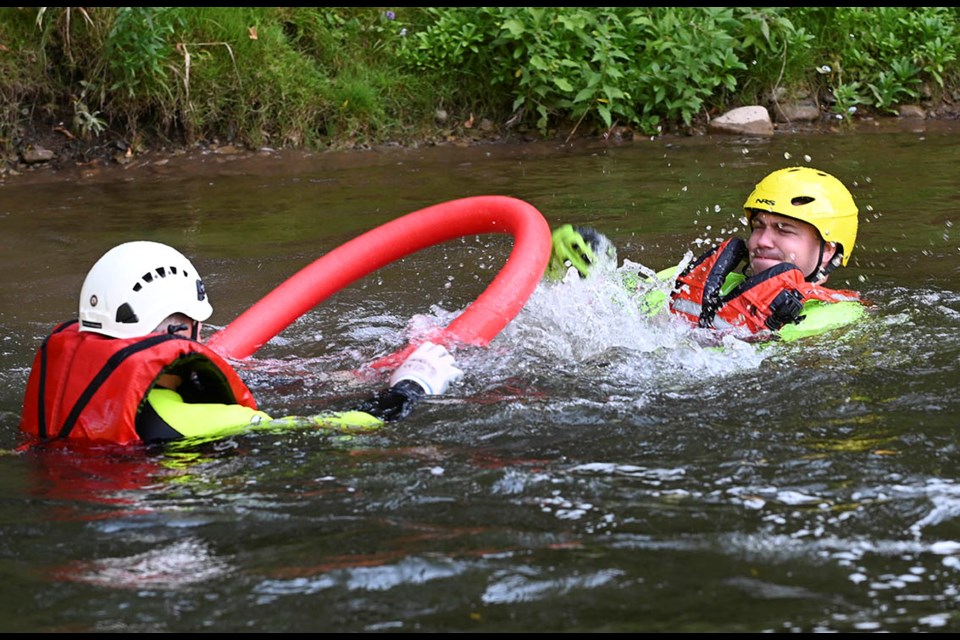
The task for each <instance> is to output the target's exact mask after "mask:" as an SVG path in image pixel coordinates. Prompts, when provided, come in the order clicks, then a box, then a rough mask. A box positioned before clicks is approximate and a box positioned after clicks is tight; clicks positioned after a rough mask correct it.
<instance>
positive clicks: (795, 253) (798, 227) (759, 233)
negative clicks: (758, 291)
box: [747, 211, 833, 276]
mask: <svg viewBox="0 0 960 640" xmlns="http://www.w3.org/2000/svg"><path fill="white" fill-rule="evenodd" d="M750 227H751V232H750V237H749V238H748V239H747V249H748V250H749V252H750V273H751V274H757V273H760V272H761V271H765V270H767V269H769V268H770V267H773V266H775V265H778V264H780V263H781V262H789V263H791V264H794V265H796V266H797V267H799V268H800V270H801V271H802V272H803V275H804V276H807V275H809V274H811V273H813V272H814V270H815V269H816V268H817V267H819V266H820V265H819V263H818V261H817V259H818V258H819V257H820V234H819V232H818V231H817V230H816V228H815V227H814V226H813V225H811V224H809V223H806V222H803V221H802V220H796V219H795V218H788V217H786V216H781V215H777V214H775V213H768V212H766V211H758V212H756V213H754V214H753V218H751V220H750ZM829 248H830V247H829V246H828V249H829ZM824 253H825V254H826V257H830V256H832V254H833V252H832V251H825V252H824Z"/></svg>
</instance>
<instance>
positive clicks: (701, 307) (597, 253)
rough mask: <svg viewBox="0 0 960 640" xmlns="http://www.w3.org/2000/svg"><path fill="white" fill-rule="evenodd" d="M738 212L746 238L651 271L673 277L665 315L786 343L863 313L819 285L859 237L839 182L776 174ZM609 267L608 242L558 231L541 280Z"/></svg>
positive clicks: (855, 301) (807, 172)
mask: <svg viewBox="0 0 960 640" xmlns="http://www.w3.org/2000/svg"><path fill="white" fill-rule="evenodd" d="M743 207H744V211H745V213H746V216H747V221H748V222H749V224H750V229H751V231H750V236H749V238H748V239H747V240H746V241H743V240H742V239H740V238H729V239H727V240H726V241H724V242H723V243H721V244H720V245H718V246H716V247H713V248H712V249H710V250H709V251H708V252H706V253H705V254H703V255H701V256H700V257H699V258H697V259H696V260H694V261H693V262H691V263H689V264H688V265H687V266H685V267H684V268H683V269H682V270H680V269H679V268H678V267H673V268H670V269H666V270H664V271H661V272H659V273H658V274H657V277H658V278H659V279H661V280H668V279H672V278H675V285H674V288H673V290H672V291H671V292H670V295H669V298H670V299H669V304H668V305H667V306H668V308H669V309H670V311H671V312H673V313H674V314H675V315H677V316H680V317H683V318H685V319H686V320H688V321H689V322H690V323H692V324H693V325H695V326H698V327H704V328H714V329H720V330H736V331H740V332H743V331H747V332H749V333H750V334H753V335H774V334H775V335H778V336H779V337H780V338H782V339H785V340H789V339H795V338H798V337H803V336H806V335H812V334H817V333H821V332H823V331H826V330H829V329H832V328H835V327H838V326H843V325H846V324H849V323H851V322H853V321H855V320H857V319H859V318H860V317H861V316H862V314H863V305H862V304H861V302H860V296H859V294H858V293H856V292H854V291H849V290H837V289H829V288H827V287H825V286H824V284H825V283H826V281H827V279H828V277H829V276H830V273H831V272H833V271H834V270H835V269H836V268H838V267H840V266H846V264H847V263H848V262H849V260H850V255H851V254H852V253H853V248H854V244H855V242H856V238H857V214H858V210H857V205H856V203H855V202H854V200H853V196H852V195H850V192H849V191H848V190H847V188H846V187H845V186H844V185H843V183H842V182H840V181H839V180H838V179H837V178H835V177H833V176H832V175H830V174H828V173H825V172H823V171H819V170H817V169H812V168H808V167H790V168H786V169H780V170H777V171H774V172H773V173H771V174H770V175H768V176H767V177H765V178H764V179H763V180H761V181H760V182H759V183H758V184H757V185H756V187H755V188H754V190H753V192H752V193H751V194H750V195H749V196H748V197H747V200H746V202H745V203H744V205H743ZM616 262H617V259H616V247H615V246H614V245H613V243H611V242H610V240H609V239H608V238H606V236H604V235H603V234H601V233H600V232H598V231H596V230H595V229H593V228H591V227H583V226H580V227H575V226H572V225H563V226H562V227H560V228H558V229H556V230H555V231H554V233H553V254H552V256H551V261H550V265H549V267H548V269H547V278H548V279H549V280H554V281H557V280H562V279H563V277H564V276H565V275H566V274H567V272H568V270H570V269H571V268H575V269H576V272H577V273H578V274H579V276H580V277H586V276H587V275H588V274H589V273H590V271H591V269H593V268H594V267H595V266H597V265H603V264H606V265H614V266H615V265H616ZM663 301H664V302H665V301H666V300H665V299H664V300H663ZM647 303H648V306H649V304H650V303H651V301H650V300H648V301H647Z"/></svg>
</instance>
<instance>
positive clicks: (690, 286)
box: [670, 238, 860, 333]
mask: <svg viewBox="0 0 960 640" xmlns="http://www.w3.org/2000/svg"><path fill="white" fill-rule="evenodd" d="M746 257H747V247H746V243H744V241H743V240H741V239H740V238H730V239H728V240H726V241H724V242H723V243H722V244H720V245H718V246H716V247H714V248H713V249H711V250H710V251H708V252H707V253H705V254H703V255H702V256H700V257H699V258H697V260H695V261H694V262H692V263H690V264H689V265H688V266H687V267H686V268H685V269H684V270H683V271H682V272H681V273H680V274H679V275H678V276H677V281H676V284H675V285H674V289H673V291H672V292H671V294H670V296H671V302H670V310H671V311H672V312H673V313H675V314H677V315H679V316H681V317H684V318H686V319H687V320H689V321H690V322H691V323H692V324H694V325H696V326H698V327H712V328H715V329H733V328H738V327H742V328H746V329H748V330H749V331H750V332H751V333H759V332H761V331H765V330H769V331H777V330H778V329H780V328H781V327H783V326H784V325H786V324H787V323H798V322H800V321H801V320H802V319H803V315H802V310H803V305H804V303H806V302H807V301H808V300H821V301H823V302H841V301H844V300H859V299H860V295H859V294H858V293H857V292H855V291H849V290H845V289H828V288H827V287H822V286H819V285H816V284H813V283H811V282H807V281H806V280H804V276H803V272H801V271H800V269H799V268H798V267H796V266H795V265H793V264H790V263H786V262H784V263H780V264H778V265H776V266H774V267H771V268H769V269H767V270H765V271H761V272H760V273H758V274H755V275H752V276H749V277H748V278H746V279H745V280H744V281H743V282H741V283H740V284H739V285H737V286H736V287H735V288H734V289H733V290H731V291H730V292H729V293H727V294H726V295H722V294H721V288H722V286H723V283H724V281H725V280H726V278H727V276H728V275H729V274H730V273H731V272H732V271H733V270H734V269H735V268H736V267H737V265H739V264H740V263H741V262H743V261H744V259H745V258H746Z"/></svg>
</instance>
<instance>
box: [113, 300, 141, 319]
mask: <svg viewBox="0 0 960 640" xmlns="http://www.w3.org/2000/svg"><path fill="white" fill-rule="evenodd" d="M116 321H117V322H118V323H120V324H136V323H137V322H140V318H138V317H137V314H136V313H134V311H133V307H131V306H130V303H128V302H124V303H123V304H122V305H120V306H119V307H117V319H116Z"/></svg>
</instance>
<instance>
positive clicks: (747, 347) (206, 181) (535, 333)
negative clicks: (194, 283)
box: [0, 123, 960, 632]
mask: <svg viewBox="0 0 960 640" xmlns="http://www.w3.org/2000/svg"><path fill="white" fill-rule="evenodd" d="M958 141H960V130H958V129H957V128H956V127H952V126H949V123H946V124H945V123H939V124H938V123H928V124H926V125H918V124H914V125H912V126H909V127H907V126H903V127H901V126H889V127H877V128H876V130H872V129H870V125H861V128H860V130H858V131H855V132H840V133H832V134H790V133H778V135H776V136H774V137H773V138H766V139H753V138H736V137H730V136H725V137H713V136H705V137H698V138H685V139H656V140H641V141H635V142H630V143H624V144H605V143H602V142H591V143H577V144H573V145H563V144H557V143H543V144H539V143H538V144H525V145H511V144H502V145H490V146H475V147H470V148H460V147H455V146H450V147H430V148H423V149H381V150H377V151H367V152H351V153H331V154H314V155H310V154H280V153H270V152H264V153H262V154H256V155H254V156H253V157H250V156H248V155H230V154H225V153H214V152H209V151H207V152H200V151H197V152H195V153H192V154H188V155H187V156H184V157H181V158H178V159H175V160H172V161H169V162H168V161H165V160H160V159H156V158H155V159H150V158H145V159H138V160H136V161H134V162H133V163H131V164H130V165H128V166H126V167H124V168H113V169H108V170H107V169H101V170H97V169H94V168H90V167H80V168H77V169H76V170H75V171H74V172H67V173H61V174H59V175H58V177H57V179H55V180H54V179H47V178H45V177H43V175H42V174H29V175H25V176H21V177H20V178H16V179H11V180H9V181H8V182H7V183H6V184H3V185H0V230H2V234H0V247H2V252H0V264H2V276H0V277H2V279H3V293H2V294H0V300H2V302H0V325H2V329H3V331H2V340H3V342H2V350H0V381H2V384H0V448H2V450H3V452H4V455H2V456H0V495H2V501H3V505H4V506H3V509H2V511H0V522H2V534H0V535H2V537H0V567H2V587H0V590H2V593H3V596H4V597H3V598H2V601H0V628H2V629H3V630H4V631H8V632H24V631H27V632H57V631H59V632H90V631H106V632H131V631H134V632H136V631H146V632H150V631H160V632H197V631H289V632H297V631H331V632H357V631H360V632H363V631H366V632H376V631H380V632H411V631H420V632H443V631H448V632H449V631H456V632H459V631H476V632H504V631H521V632H524V631H526V632H533V631H681V632H682V631H687V632H691V631H723V632H761V631H770V632H815V631H833V632H849V631H868V632H870V631H878V632H915V631H921V632H924V631H933V632H947V631H954V632H955V631H958V630H960V617H958V613H957V602H958V599H960V484H958V461H960V452H958V437H957V433H958V431H957V429H958V422H960V420H958V417H960V393H958V382H960V370H958V356H960V332H958V327H960V285H958V275H960V237H958V234H960V231H958V228H957V227H956V225H957V222H958V213H957V211H958V206H960V196H958V194H957V185H958V182H957V170H956V167H957V166H958V162H960V144H958ZM795 164H801V165H808V166H814V167H817V168H820V169H824V170H826V171H829V172H831V173H834V174H835V175H837V176H838V177H840V178H842V179H843V180H844V181H845V182H846V183H847V184H848V185H850V188H851V191H852V193H853V194H854V197H855V198H856V200H857V202H858V204H859V206H860V210H861V230H860V234H859V237H858V243H857V247H856V250H855V251H854V253H853V256H852V259H851V262H850V265H849V266H848V267H847V268H845V269H842V270H840V271H838V272H837V273H836V274H835V275H834V276H833V277H832V279H831V285H832V286H835V287H837V288H841V287H842V288H854V289H858V290H859V291H861V292H862V293H863V294H864V295H865V296H866V298H868V299H869V300H870V302H871V307H870V313H869V316H868V318H867V319H866V320H865V321H863V322H861V323H860V324H859V325H857V326H855V327H852V328H850V329H847V330H845V331H841V332H838V333H832V334H827V335H825V336H819V337H816V338H811V339H807V340H804V341H799V342H796V343H774V344H772V345H768V346H766V347H763V348H761V347H758V346H757V345H751V344H747V343H744V342H738V341H736V340H727V341H725V342H724V344H722V345H721V348H714V347H710V346H705V345H704V343H703V341H702V340H700V339H698V336H695V335H693V334H694V332H692V331H690V330H687V329H684V328H681V327H679V326H677V325H675V324H673V323H670V322H665V321H663V318H656V319H653V320H651V319H650V318H647V317H645V316H643V314H640V313H638V312H637V311H636V301H635V300H634V299H632V298H631V297H630V296H629V295H627V294H625V293H624V292H623V290H622V289H620V288H619V287H618V286H616V276H609V277H598V278H593V279H591V280H588V281H585V282H579V283H577V282H574V283H568V284H566V285H562V286H556V285H555V286H548V285H545V284H541V285H539V286H538V287H537V289H536V290H535V291H534V293H533V295H532V296H531V297H530V299H529V301H528V303H527V305H526V306H525V307H524V309H523V310H522V311H521V312H520V314H519V315H518V316H517V317H516V318H515V319H514V320H513V322H511V323H510V324H509V325H508V326H507V327H506V328H505V329H504V330H503V331H502V332H501V333H500V335H498V336H497V338H496V339H494V340H493V342H491V344H490V345H489V346H488V347H486V348H480V347H464V348H462V349H460V350H458V351H457V358H458V362H459V363H460V365H461V366H462V368H463V369H464V371H465V377H464V379H463V381H462V382H461V383H459V384H458V385H456V386H454V387H453V388H452V389H451V390H450V392H449V393H448V394H447V395H445V396H443V397H439V398H433V399H429V400H428V401H426V402H425V403H424V404H422V405H421V406H419V407H418V410H417V411H416V413H414V414H413V415H412V416H411V417H410V418H408V419H407V420H405V421H403V422H399V423H394V424H390V425H388V426H387V427H384V428H383V429H380V430H379V431H376V432H372V433H367V434H354V435H346V434H341V433H330V432H325V431H321V430H316V429H300V430H289V431H280V432H268V433H256V434H246V435H240V436H235V437H230V438H224V439H222V440H218V441H214V442H206V443H190V444H185V445H181V446H170V447H167V448H165V449H148V450H139V449H133V450H122V451H119V450H107V449H103V450H95V451H73V450H67V451H64V450H60V449H56V448H54V449H52V450H34V451H27V452H17V450H16V447H17V445H18V444H19V442H20V438H19V435H18V419H19V413H20V408H21V401H22V394H23V388H24V385H25V382H26V378H27V374H28V371H29V367H30V365H31V362H32V358H33V353H34V351H35V349H36V347H37V345H38V344H39V342H40V340H42V338H43V337H44V336H45V335H46V333H47V332H48V331H49V330H50V328H51V327H52V326H53V325H54V324H56V323H58V322H60V321H62V320H65V319H68V318H72V317H75V315H76V300H77V295H78V292H79V289H80V284H81V283H82V280H83V276H84V274H85V273H86V271H87V269H89V267H90V266H91V265H92V264H93V262H95V261H96V259H97V258H98V257H99V256H100V255H101V254H102V253H103V252H104V251H106V250H107V249H108V248H110V247H111V246H113V245H114V244H117V243H119V242H122V241H126V240H132V239H149V240H157V241H161V242H166V243H169V244H172V245H174V246H176V247H178V248H179V249H181V250H182V251H183V252H184V253H185V254H187V255H188V256H190V257H191V258H192V259H193V261H194V264H195V265H196V266H197V267H198V269H200V271H201V272H202V274H203V275H204V278H205V281H206V284H207V289H208V291H209V292H210V295H211V299H212V302H213V305H214V309H215V311H214V315H213V317H212V318H211V319H210V325H209V327H208V331H214V330H216V329H217V328H220V327H223V326H224V325H225V324H227V323H229V321H230V320H231V319H233V318H235V317H236V316H237V315H238V314H240V313H241V312H242V311H243V310H245V309H246V308H248V307H249V306H250V305H251V304H253V303H254V302H256V301H257V300H259V299H260V298H261V297H262V296H264V295H266V294H267V293H268V292H270V291H271V290H272V289H273V288H274V287H276V286H277V285H278V284H279V283H281V282H282V281H283V280H284V279H285V278H287V277H289V276H290V275H292V274H294V273H295V272H297V271H298V270H299V269H301V268H302V267H304V266H306V265H307V264H309V263H311V262H312V261H313V260H314V259H316V258H318V257H319V256H321V255H323V254H324V253H326V252H328V251H330V250H332V249H334V248H336V247H337V246H339V245H341V244H342V243H344V242H346V241H348V240H350V239H351V238H353V237H356V236H357V235H360V234H361V233H363V232H365V231H368V230H370V229H373V228H375V227H377V226H379V225H381V224H383V223H385V222H388V221H390V220H392V219H394V218H397V217H399V216H401V215H404V214H407V213H410V212H413V211H416V210H419V209H421V208H424V207H427V206H430V205H434V204H437V203H441V202H445V201H448V200H453V199H457V198H462V197H466V196H472V195H487V194H499V195H508V196H513V197H515V198H519V199H522V200H525V201H526V202H529V203H530V204H532V205H533V206H534V207H536V208H537V209H538V210H539V211H540V212H541V213H542V214H543V215H544V217H545V218H546V219H547V220H548V222H549V223H550V225H551V226H555V225H557V224H560V223H564V222H574V223H588V224H591V225H594V226H595V227H597V228H598V229H600V230H602V231H604V232H605V233H607V234H608V235H609V236H610V238H611V239H613V240H614V241H615V243H616V244H617V246H618V251H619V256H620V258H621V261H626V262H625V270H626V271H632V272H634V273H636V272H637V271H638V270H641V268H653V269H659V268H663V267H666V266H669V265H671V264H676V263H677V262H678V261H679V260H680V259H681V258H683V257H684V256H685V255H686V254H687V252H693V253H698V252H699V251H701V250H703V248H704V246H705V245H706V244H708V243H710V242H713V241H714V240H717V239H719V238H723V237H726V236H728V235H730V234H735V233H742V232H743V227H742V224H741V222H740V218H741V215H742V210H741V209H740V207H741V205H742V203H743V201H744V199H745V197H746V195H747V194H748V193H749V191H750V190H751V188H752V186H753V184H754V183H755V182H756V181H757V180H759V179H760V178H761V177H763V176H764V175H766V174H767V173H768V172H770V171H772V170H774V169H777V168H780V167H783V166H789V165H795ZM511 245H512V243H511V238H510V237H509V236H507V235H483V236H468V237H464V238H461V239H459V240H455V241H452V242H449V243H445V244H442V245H440V246H436V247H432V248H430V249H426V250H424V251H421V252H419V253H417V254H415V255H412V256H410V257H408V258H405V259H403V260H400V261H397V262H395V263H393V264H391V265H389V266H387V267H385V268H383V269H381V270H380V271H378V272H377V273H375V274H373V275H371V276H368V277H367V278H365V279H363V280H361V281H359V282H357V283H356V284H355V285H352V286H350V287H347V288H345V289H344V290H342V291H340V292H339V293H337V294H336V295H334V296H332V297H331V298H329V299H328V300H327V301H325V302H324V303H323V304H321V305H319V306H318V307H317V308H315V309H313V310H312V311H310V312H309V313H308V314H306V315H305V316H303V317H302V318H300V319H299V320H298V321H297V322H295V323H294V324H292V325H291V326H290V327H289V328H288V329H286V330H285V331H283V332H282V333H281V334H280V335H279V336H277V337H276V338H275V339H273V340H272V341H271V342H270V343H268V344H267V345H266V346H264V347H263V348H262V349H260V350H259V351H258V352H257V353H255V354H254V355H253V356H251V357H250V358H248V359H245V360H244V361H243V362H242V363H240V364H239V367H240V370H241V373H242V375H243V376H244V377H245V379H246V380H247V381H248V383H249V384H250V386H251V388H252V389H253V391H254V393H255V394H256V396H257V397H258V400H259V402H260V405H261V407H262V408H264V409H265V410H267V411H268V412H270V413H271V414H272V415H276V416H281V415H300V416H304V415H312V414H315V413H318V412H321V411H323V410H326V409H336V408H342V407H344V406H347V405H349V404H350V403H351V402H354V401H356V400H357V399H360V398H364V397H366V396H367V395H368V394H369V393H370V392H371V391H372V390H374V389H376V388H379V386H380V385H381V384H382V382H383V380H382V379H379V378H377V374H372V373H370V372H369V371H367V372H366V373H365V374H364V375H360V376H358V375H355V372H357V371H360V370H363V365H364V364H365V363H369V362H371V361H372V360H374V359H376V358H378V357H381V356H383V355H385V354H387V353H390V352H392V351H393V350H395V349H397V348H399V347H401V346H402V345H404V344H405V343H406V342H407V341H408V340H409V339H411V338H414V337H416V336H417V335H420V334H422V332H424V331H427V330H429V329H430V328H432V327H437V326H442V325H445V324H448V323H449V322H450V321H451V320H452V319H453V318H455V317H456V316H457V314H458V313H459V312H460V311H462V309H463V308H464V307H466V306H467V305H468V304H469V303H470V302H471V301H472V300H473V299H474V298H475V297H476V296H477V295H478V294H480V293H481V292H482V291H483V290H484V288H485V287H486V286H487V284H488V283H489V282H490V281H491V279H492V278H493V277H494V275H495V274H496V273H497V271H498V270H499V269H500V267H501V265H502V264H503V263H504V260H505V258H506V256H507V255H508V253H509V251H510V249H511ZM641 265H642V267H641Z"/></svg>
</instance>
